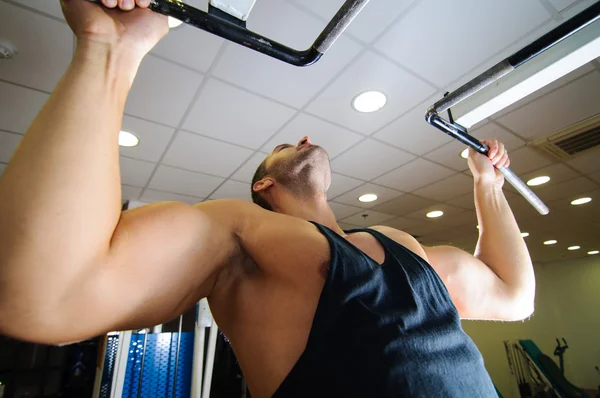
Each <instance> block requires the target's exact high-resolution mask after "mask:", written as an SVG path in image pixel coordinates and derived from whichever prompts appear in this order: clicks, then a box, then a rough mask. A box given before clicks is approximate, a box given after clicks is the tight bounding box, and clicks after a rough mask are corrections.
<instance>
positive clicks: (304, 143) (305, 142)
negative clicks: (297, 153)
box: [298, 135, 313, 148]
mask: <svg viewBox="0 0 600 398" xmlns="http://www.w3.org/2000/svg"><path fill="white" fill-rule="evenodd" d="M312 145H313V143H312V142H311V141H310V137H309V136H307V135H306V136H304V137H302V139H301V140H300V141H299V142H298V148H302V147H303V146H312Z"/></svg>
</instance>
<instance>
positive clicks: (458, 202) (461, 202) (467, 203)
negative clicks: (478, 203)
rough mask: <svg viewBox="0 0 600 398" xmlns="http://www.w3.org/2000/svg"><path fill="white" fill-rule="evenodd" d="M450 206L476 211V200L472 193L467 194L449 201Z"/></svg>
mask: <svg viewBox="0 0 600 398" xmlns="http://www.w3.org/2000/svg"><path fill="white" fill-rule="evenodd" d="M446 203H448V204H449V205H452V206H457V207H461V208H463V209H475V198H474V197H473V194H472V193H467V194H465V195H462V196H458V197H456V198H454V199H450V200H449V201H447V202H446Z"/></svg>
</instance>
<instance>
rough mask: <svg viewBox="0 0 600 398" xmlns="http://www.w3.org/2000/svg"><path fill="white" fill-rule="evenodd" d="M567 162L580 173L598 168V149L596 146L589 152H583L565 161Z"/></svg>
mask: <svg viewBox="0 0 600 398" xmlns="http://www.w3.org/2000/svg"><path fill="white" fill-rule="evenodd" d="M567 164H568V165H569V166H571V167H574V168H575V169H577V170H579V171H581V172H582V173H592V172H594V171H596V170H600V150H599V149H598V148H596V149H592V150H590V151H589V152H584V153H582V154H580V155H577V156H576V157H575V158H573V159H571V160H569V161H567Z"/></svg>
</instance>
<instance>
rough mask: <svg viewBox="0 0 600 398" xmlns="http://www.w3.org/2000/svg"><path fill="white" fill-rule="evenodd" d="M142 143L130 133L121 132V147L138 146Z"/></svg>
mask: <svg viewBox="0 0 600 398" xmlns="http://www.w3.org/2000/svg"><path fill="white" fill-rule="evenodd" d="M139 143H140V140H139V138H137V137H136V136H135V135H133V134H131V133H130V132H128V131H120V132H119V145H120V146H124V147H132V146H136V145H137V144H139Z"/></svg>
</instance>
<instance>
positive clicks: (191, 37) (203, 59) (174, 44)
mask: <svg viewBox="0 0 600 398" xmlns="http://www.w3.org/2000/svg"><path fill="white" fill-rule="evenodd" d="M223 43H224V40H223V39H221V38H220V37H218V36H215V35H213V34H210V33H208V32H205V31H203V30H201V29H197V28H194V27H193V26H188V25H185V24H183V25H181V27H179V28H177V29H171V30H170V31H169V34H168V35H167V36H166V37H164V38H163V39H162V40H161V41H160V42H159V43H158V44H157V45H156V46H155V47H154V49H153V50H152V53H153V54H157V55H160V56H162V57H165V58H168V59H170V60H172V61H174V62H178V63H180V64H182V65H186V66H189V67H190V68H193V69H196V70H199V71H201V72H206V71H207V70H208V68H210V65H211V64H212V63H213V61H214V60H215V57H216V56H217V53H218V52H219V49H220V48H221V46H222V45H223Z"/></svg>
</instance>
